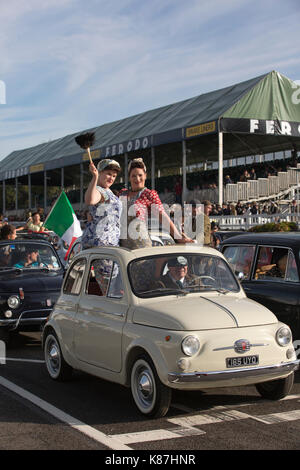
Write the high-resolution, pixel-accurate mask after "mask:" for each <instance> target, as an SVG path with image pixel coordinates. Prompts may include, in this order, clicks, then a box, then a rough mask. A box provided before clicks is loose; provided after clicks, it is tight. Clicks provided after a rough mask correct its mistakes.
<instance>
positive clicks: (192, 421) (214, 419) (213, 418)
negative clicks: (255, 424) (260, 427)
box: [168, 410, 251, 428]
mask: <svg viewBox="0 0 300 470" xmlns="http://www.w3.org/2000/svg"><path fill="white" fill-rule="evenodd" d="M248 418H251V415H248V414H246V413H241V412H240V411H237V410H230V411H227V412H221V413H213V414H198V415H194V416H187V417H182V418H170V419H168V421H169V423H172V424H177V425H178V426H181V427H188V428H191V427H193V426H203V425H206V424H213V423H221V422H223V421H234V420H239V419H248Z"/></svg>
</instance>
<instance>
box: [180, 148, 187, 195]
mask: <svg viewBox="0 0 300 470" xmlns="http://www.w3.org/2000/svg"><path fill="white" fill-rule="evenodd" d="M186 193H187V188H186V141H185V140H183V141H182V199H181V202H182V204H184V203H185V200H186Z"/></svg>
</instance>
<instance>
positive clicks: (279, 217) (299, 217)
mask: <svg viewBox="0 0 300 470" xmlns="http://www.w3.org/2000/svg"><path fill="white" fill-rule="evenodd" d="M210 220H211V222H212V221H214V222H217V224H218V225H219V228H220V230H248V229H249V228H251V227H255V225H262V224H267V223H272V222H275V223H277V222H284V221H285V222H296V223H297V225H298V229H299V227H300V213H298V214H295V213H285V214H282V213H278V214H272V215H268V214H257V215H251V214H250V215H249V214H244V215H220V216H212V217H210Z"/></svg>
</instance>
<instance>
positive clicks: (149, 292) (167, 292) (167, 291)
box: [139, 287, 189, 295]
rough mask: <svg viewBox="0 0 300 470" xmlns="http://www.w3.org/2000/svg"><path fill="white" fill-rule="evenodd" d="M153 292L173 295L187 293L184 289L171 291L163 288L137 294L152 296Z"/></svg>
mask: <svg viewBox="0 0 300 470" xmlns="http://www.w3.org/2000/svg"><path fill="white" fill-rule="evenodd" d="M155 292H159V293H163V294H175V295H187V294H188V293H189V291H188V290H185V289H172V288H163V287H158V288H157V289H151V290H145V291H142V292H139V294H141V295H142V294H153V293H155Z"/></svg>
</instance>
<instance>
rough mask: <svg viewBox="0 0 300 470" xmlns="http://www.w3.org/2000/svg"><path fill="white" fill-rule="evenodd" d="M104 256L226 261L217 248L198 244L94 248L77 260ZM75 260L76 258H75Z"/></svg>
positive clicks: (129, 259)
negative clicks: (180, 256)
mask: <svg viewBox="0 0 300 470" xmlns="http://www.w3.org/2000/svg"><path fill="white" fill-rule="evenodd" d="M92 253H94V254H100V253H101V254H103V253H105V254H106V253H107V255H118V256H120V257H121V258H123V259H124V261H125V262H130V261H133V260H134V259H138V258H144V257H147V256H158V255H169V254H170V255H174V254H175V253H180V254H183V253H184V254H186V255H192V254H194V255H199V254H207V255H211V256H218V257H220V258H223V259H224V256H223V255H222V253H220V252H219V251H218V250H216V249H215V248H208V247H203V246H201V245H197V244H196V243H189V244H177V245H164V246H152V247H149V248H138V249H135V250H129V249H128V248H122V247H116V246H113V247H107V246H105V247H103V246H102V247H94V248H89V249H88V250H82V251H81V252H80V253H78V254H77V255H76V258H77V257H79V256H80V255H82V254H92ZM74 259H75V257H74Z"/></svg>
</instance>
